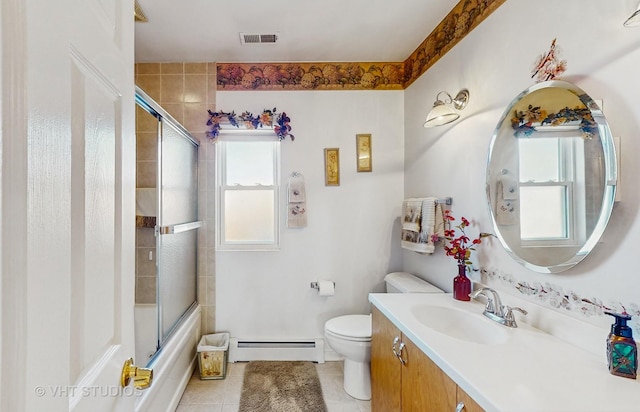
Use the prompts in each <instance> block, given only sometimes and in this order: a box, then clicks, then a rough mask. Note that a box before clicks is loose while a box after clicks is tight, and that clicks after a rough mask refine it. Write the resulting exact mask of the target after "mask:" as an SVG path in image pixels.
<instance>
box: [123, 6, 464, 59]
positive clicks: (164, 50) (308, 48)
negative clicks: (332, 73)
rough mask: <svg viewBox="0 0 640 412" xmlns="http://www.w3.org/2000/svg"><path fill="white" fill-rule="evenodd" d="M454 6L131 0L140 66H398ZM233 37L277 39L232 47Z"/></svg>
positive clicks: (236, 42)
mask: <svg viewBox="0 0 640 412" xmlns="http://www.w3.org/2000/svg"><path fill="white" fill-rule="evenodd" d="M457 3H458V0H395V1H393V0H392V1H389V0H319V1H309V0H271V1H269V2H261V1H257V0H226V1H220V0H181V1H175V0H138V4H139V5H140V7H141V8H142V11H143V12H144V14H145V15H146V16H147V18H148V19H149V21H148V22H146V23H142V22H136V23H135V25H136V26H135V54H136V56H135V59H136V62H138V63H143V62H182V61H184V62H400V61H404V60H405V59H406V58H407V57H409V55H410V54H411V53H412V52H413V51H414V50H415V49H416V48H417V47H418V46H419V45H420V43H421V42H422V41H423V40H424V39H425V38H426V37H427V36H428V35H429V33H431V31H432V30H433V29H434V28H435V27H436V26H437V25H438V23H440V21H441V20H442V19H443V18H444V17H445V16H446V15H447V14H448V13H449V11H451V9H452V8H453V7H454V6H455V5H456V4H457ZM240 32H247V33H259V34H272V33H276V34H277V35H278V40H277V42H276V43H275V44H248V45H242V44H241V42H240Z"/></svg>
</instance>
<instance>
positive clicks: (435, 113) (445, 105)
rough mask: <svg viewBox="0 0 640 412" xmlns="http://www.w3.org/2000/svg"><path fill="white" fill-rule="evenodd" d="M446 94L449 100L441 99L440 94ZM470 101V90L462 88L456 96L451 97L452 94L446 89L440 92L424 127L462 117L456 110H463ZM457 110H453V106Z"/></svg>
mask: <svg viewBox="0 0 640 412" xmlns="http://www.w3.org/2000/svg"><path fill="white" fill-rule="evenodd" d="M443 93H444V94H445V95H446V98H447V100H444V101H443V100H440V95H441V94H443ZM468 101H469V90H467V89H462V90H460V91H459V92H458V94H457V95H456V97H455V98H451V95H450V94H449V93H447V92H445V91H442V92H440V93H438V95H437V96H436V101H435V103H433V109H431V111H430V112H429V114H428V115H427V119H426V120H425V122H424V127H434V126H442V125H443V124H447V123H451V122H453V121H454V120H456V119H458V117H460V114H458V112H456V110H462V109H464V108H465V107H466V106H467V102H468ZM451 105H453V108H455V109H456V110H453V108H451Z"/></svg>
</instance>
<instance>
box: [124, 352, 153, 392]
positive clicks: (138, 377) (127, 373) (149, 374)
mask: <svg viewBox="0 0 640 412" xmlns="http://www.w3.org/2000/svg"><path fill="white" fill-rule="evenodd" d="M131 379H133V386H134V387H135V388H136V389H147V388H148V387H149V386H151V383H152V382H153V369H149V368H139V367H137V366H136V365H134V364H133V358H129V359H127V360H126V361H125V362H124V366H122V375H121V376H120V384H121V385H122V387H123V388H124V387H125V386H128V385H129V382H130V381H131Z"/></svg>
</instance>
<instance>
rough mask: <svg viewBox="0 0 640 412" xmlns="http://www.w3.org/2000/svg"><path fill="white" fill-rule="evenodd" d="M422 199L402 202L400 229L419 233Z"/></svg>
mask: <svg viewBox="0 0 640 412" xmlns="http://www.w3.org/2000/svg"><path fill="white" fill-rule="evenodd" d="M421 220H422V199H418V198H410V199H406V200H405V201H404V202H402V229H404V230H411V231H413V232H420V221H421Z"/></svg>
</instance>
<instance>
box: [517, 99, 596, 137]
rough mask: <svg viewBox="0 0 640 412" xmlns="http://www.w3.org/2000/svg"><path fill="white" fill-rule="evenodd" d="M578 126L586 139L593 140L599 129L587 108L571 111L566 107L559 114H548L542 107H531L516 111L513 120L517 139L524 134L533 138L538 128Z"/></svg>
mask: <svg viewBox="0 0 640 412" xmlns="http://www.w3.org/2000/svg"><path fill="white" fill-rule="evenodd" d="M568 124H576V128H579V129H580V131H581V132H582V137H583V138H585V139H591V138H593V136H594V134H595V132H596V131H597V129H598V126H597V125H596V123H595V121H594V120H593V116H592V115H591V111H590V110H589V109H588V108H586V107H576V108H574V109H570V108H568V107H565V108H564V109H562V110H560V111H558V113H547V111H546V110H544V109H541V108H540V106H535V107H534V106H531V105H529V107H528V108H527V110H524V111H515V112H514V115H513V117H512V118H511V127H513V130H515V131H516V132H515V134H514V135H515V137H518V136H519V135H520V134H524V136H525V137H528V136H531V134H533V132H534V131H535V130H536V127H538V126H562V125H568Z"/></svg>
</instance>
